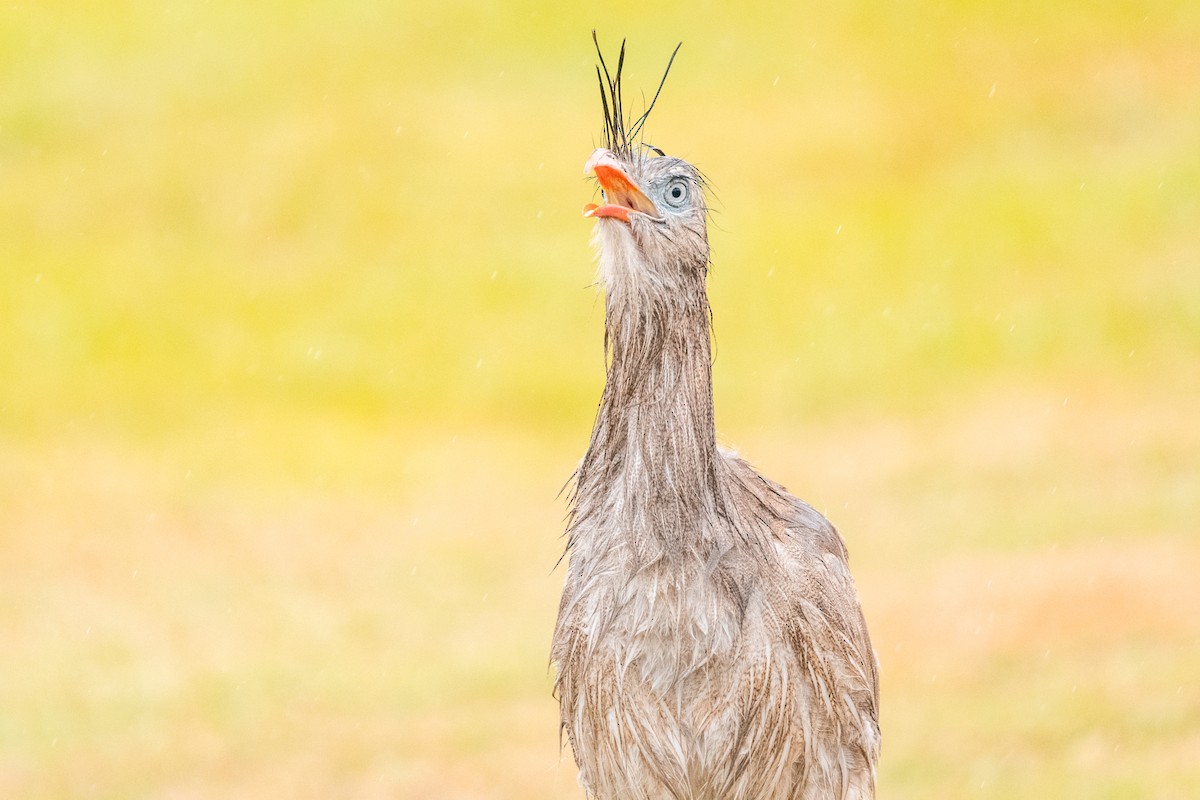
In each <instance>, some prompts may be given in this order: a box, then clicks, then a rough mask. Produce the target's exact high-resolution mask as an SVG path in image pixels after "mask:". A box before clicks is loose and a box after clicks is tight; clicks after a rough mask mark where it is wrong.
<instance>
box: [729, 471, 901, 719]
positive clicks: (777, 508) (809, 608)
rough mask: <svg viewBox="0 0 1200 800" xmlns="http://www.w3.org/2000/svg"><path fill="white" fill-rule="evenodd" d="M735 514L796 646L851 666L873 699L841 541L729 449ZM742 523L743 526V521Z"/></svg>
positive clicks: (820, 518)
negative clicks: (754, 538) (760, 557)
mask: <svg viewBox="0 0 1200 800" xmlns="http://www.w3.org/2000/svg"><path fill="white" fill-rule="evenodd" d="M723 455H724V456H725V459H726V464H727V465H728V467H729V473H728V474H729V475H730V478H731V484H732V487H731V494H732V496H733V502H734V504H735V513H737V514H738V515H739V516H741V517H742V518H743V520H749V523H748V525H749V526H750V527H752V528H757V529H758V530H759V531H761V532H762V534H763V535H764V537H765V539H766V541H765V542H764V544H765V545H766V555H767V557H768V558H769V559H770V560H771V562H772V563H771V564H770V566H769V568H768V569H767V570H765V572H763V573H762V574H764V575H768V576H770V577H769V578H768V579H767V582H768V583H769V585H768V586H763V587H762V589H763V590H764V591H766V592H768V593H770V594H772V595H774V596H775V598H776V601H775V602H774V603H771V604H770V605H772V606H773V607H775V608H781V609H786V611H785V612H784V613H785V614H787V615H788V617H789V619H787V620H784V625H785V627H786V628H787V629H788V630H789V631H790V632H791V635H792V636H794V638H795V640H794V642H793V644H794V645H795V646H796V648H797V650H798V651H808V652H812V651H813V649H814V648H815V649H817V650H822V651H824V652H826V653H827V654H830V655H836V656H837V657H838V658H840V659H844V660H846V661H847V662H851V663H854V664H856V665H857V668H856V669H855V673H856V675H855V679H854V680H853V683H854V684H857V686H858V688H859V689H860V690H861V691H865V692H866V693H867V697H868V698H869V699H868V700H866V702H867V703H868V705H870V706H872V708H873V707H875V706H876V705H877V703H878V696H879V694H878V693H879V685H878V675H877V665H876V663H875V655H874V651H873V648H872V647H871V640H870V637H869V635H868V633H867V627H866V621H865V619H864V618H863V613H862V608H861V606H860V604H859V600H858V591H857V589H856V587H855V584H854V578H853V576H852V575H851V573H850V565H849V558H848V555H847V551H846V545H845V542H844V541H843V540H842V537H841V535H840V534H839V533H838V531H837V529H836V528H835V527H834V526H833V524H832V523H831V522H830V521H829V520H828V519H826V518H825V517H824V515H822V514H821V513H820V512H818V511H817V510H816V509H814V508H813V507H812V506H810V505H809V504H808V503H805V502H804V501H803V500H801V499H799V498H798V497H796V496H795V495H793V494H791V493H790V492H789V491H788V490H787V489H785V488H784V487H783V486H782V485H780V484H778V483H776V482H775V481H772V480H770V479H769V478H766V477H764V476H762V475H761V474H759V473H758V471H757V470H755V469H754V468H753V467H752V466H751V465H750V464H749V463H747V462H746V461H745V460H743V459H742V458H740V457H738V456H737V455H736V454H733V453H724V454H723ZM743 524H747V523H746V522H743Z"/></svg>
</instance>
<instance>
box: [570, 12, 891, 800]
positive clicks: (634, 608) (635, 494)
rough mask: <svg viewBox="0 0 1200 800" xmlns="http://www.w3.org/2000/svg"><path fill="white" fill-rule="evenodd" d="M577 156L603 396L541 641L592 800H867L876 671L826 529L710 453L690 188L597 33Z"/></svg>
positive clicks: (833, 536) (840, 558) (731, 458)
mask: <svg viewBox="0 0 1200 800" xmlns="http://www.w3.org/2000/svg"><path fill="white" fill-rule="evenodd" d="M592 38H593V41H594V42H595V46H596V53H597V56H598V57H599V64H598V65H597V67H596V74H597V77H598V79H599V83H600V95H601V102H602V106H603V110H604V141H603V146H602V147H599V148H598V149H596V150H595V151H594V152H593V153H592V154H591V156H590V157H589V158H588V159H587V161H586V165H585V171H586V173H587V174H588V175H590V176H594V178H595V179H596V181H597V182H598V183H599V187H600V189H601V191H602V198H601V199H602V202H601V203H599V204H596V203H589V204H587V205H586V206H585V207H584V216H585V217H587V218H588V219H591V220H594V225H593V237H592V238H593V244H594V247H595V250H596V252H597V254H598V258H597V260H598V265H599V275H600V281H599V282H600V284H601V285H602V287H603V292H604V316H605V320H604V349H605V367H606V375H605V383H604V389H603V392H602V394H601V398H600V402H599V406H598V409H597V412H596V417H595V422H594V426H593V429H592V432H591V438H590V441H589V443H588V446H587V450H586V454H585V455H584V457H583V459H582V461H581V462H580V463H579V466H578V468H577V469H576V471H575V473H574V475H573V478H572V488H571V490H570V494H569V512H568V517H567V529H566V534H565V538H566V547H565V550H564V553H563V559H565V560H566V562H567V564H566V569H565V573H566V574H565V577H564V582H563V591H562V598H561V602H560V604H559V608H558V616H557V620H556V623H555V628H554V633H553V637H552V644H551V653H550V660H551V664H552V666H553V668H554V670H555V677H554V694H555V696H556V697H557V699H558V703H559V713H560V726H561V727H560V747H561V746H562V745H561V737H562V736H563V735H564V734H565V738H566V739H567V741H568V742H569V745H570V748H571V751H572V753H573V755H574V759H575V762H576V765H577V767H578V780H579V783H580V785H581V786H582V788H583V790H584V793H585V795H586V796H587V797H588V798H590V799H591V800H618V799H620V800H785V799H786V800H817V799H818V798H820V799H821V800H825V799H826V798H831V799H832V798H836V799H837V800H867V799H868V798H873V797H874V796H875V783H876V766H877V762H878V759H879V752H880V729H879V679H878V662H877V660H876V656H875V653H874V650H873V649H872V647H871V641H870V637H869V635H868V632H867V626H866V622H865V620H864V617H863V613H862V610H861V606H860V603H859V600H858V595H857V590H856V588H855V583H854V580H853V578H852V576H851V573H850V570H849V567H848V561H847V552H846V546H845V544H844V542H843V540H842V538H841V536H840V535H839V533H838V532H837V530H836V529H835V528H834V526H833V525H832V524H831V523H830V522H829V521H828V520H827V519H826V518H825V517H824V516H822V515H821V514H820V513H818V512H817V511H816V510H814V509H813V508H812V507H811V506H810V505H808V504H807V503H805V502H803V501H802V500H800V499H798V498H796V497H794V496H793V495H792V494H790V493H789V492H788V491H787V490H786V489H785V488H784V487H783V486H781V485H780V484H778V483H775V482H774V481H771V480H769V479H767V478H765V477H763V476H762V475H760V474H759V473H758V472H756V471H755V470H754V468H753V467H751V466H750V464H748V463H747V462H746V461H745V460H743V459H742V458H740V457H739V456H738V455H737V454H736V453H734V452H731V451H729V450H726V449H724V448H723V447H720V446H718V444H717V439H716V432H715V428H714V418H713V391H712V357H711V312H710V306H709V301H708V297H707V292H706V279H707V274H708V269H709V265H710V258H709V242H708V235H707V216H708V209H707V199H706V191H707V189H706V178H705V176H704V175H703V174H702V173H701V172H700V170H698V169H697V168H696V167H695V166H693V165H692V164H690V163H689V162H688V161H685V160H683V159H681V158H677V157H673V156H669V155H666V154H665V153H664V152H663V151H662V150H661V149H660V148H657V147H653V146H651V145H649V144H647V143H645V142H644V141H642V140H641V138H640V137H639V134H640V132H641V130H642V126H643V125H644V124H645V121H646V119H647V116H648V115H649V113H650V110H651V109H652V108H653V107H654V104H655V102H656V101H657V99H658V94H659V92H661V91H662V86H663V83H665V81H666V77H667V74H668V73H669V72H670V68H671V64H672V63H673V62H674V59H675V54H677V53H678V52H679V48H678V47H676V48H675V52H674V53H673V54H672V56H671V60H670V61H669V62H668V65H667V70H666V72H664V74H663V80H662V83H660V84H659V89H658V92H656V93H655V95H654V99H653V100H652V101H651V103H650V105H649V107H647V108H646V111H645V113H643V114H642V115H641V116H640V117H639V118H638V119H636V120H633V119H632V118H628V119H627V118H626V117H625V115H624V109H623V107H622V103H623V99H622V94H621V91H622V90H621V73H622V69H623V66H624V61H625V43H624V42H622V44H621V51H620V56H619V59H618V61H617V64H616V69H615V75H614V74H610V72H609V69H608V65H607V64H606V63H605V60H604V56H603V53H602V52H601V47H600V44H599V41H598V39H597V37H596V34H595V32H593V35H592Z"/></svg>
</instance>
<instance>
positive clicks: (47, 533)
mask: <svg viewBox="0 0 1200 800" xmlns="http://www.w3.org/2000/svg"><path fill="white" fill-rule="evenodd" d="M592 28H597V29H599V33H600V37H601V42H602V43H604V44H606V45H607V46H608V48H609V49H610V52H615V48H616V46H617V44H618V42H619V40H620V38H621V37H622V36H628V37H629V40H630V44H629V53H628V59H627V63H626V86H627V89H628V91H629V95H628V103H629V106H630V107H631V108H636V109H637V110H638V111H640V109H641V107H642V100H641V93H643V92H644V93H645V94H646V95H647V96H648V95H649V94H650V93H651V92H652V91H653V89H654V88H655V87H656V86H657V83H658V79H659V78H660V76H661V72H662V68H663V67H664V65H665V63H666V58H667V57H668V55H669V54H670V52H671V49H672V47H673V46H674V45H675V43H676V42H678V41H680V40H682V41H683V43H684V45H683V49H682V50H681V52H680V55H679V57H678V59H677V61H676V63H675V67H674V70H673V72H672V74H671V77H670V79H669V80H668V82H667V86H666V88H665V90H664V91H663V95H662V97H661V98H660V100H659V103H658V106H657V108H656V109H655V112H654V115H653V116H652V117H651V119H650V122H649V124H648V126H647V128H646V133H647V139H648V141H650V142H652V143H654V144H656V145H658V146H660V147H662V148H663V149H665V150H666V151H667V152H669V153H671V154H674V155H680V156H683V157H686V158H688V159H690V160H692V161H694V162H695V163H696V164H697V165H698V166H700V168H701V169H703V170H704V171H705V172H706V173H707V174H708V176H709V177H710V179H711V181H712V183H713V185H714V186H715V189H716V195H715V198H714V200H713V206H714V214H713V219H712V226H711V239H712V243H713V250H714V262H715V265H714V270H713V273H712V277H711V280H710V290H711V296H712V301H713V306H714V314H715V336H716V347H717V359H716V364H715V382H716V394H717V418H718V427H719V430H720V435H721V438H722V441H723V442H725V443H726V444H728V445H729V446H732V447H736V448H737V449H738V450H739V451H740V452H741V453H742V454H743V455H744V456H746V457H748V458H749V459H750V460H751V461H752V462H754V463H755V464H756V465H757V466H758V467H759V468H760V469H761V470H763V472H764V473H766V474H767V475H769V476H771V477H773V478H775V479H776V480H779V481H781V482H782V483H784V484H785V485H787V486H788V487H789V488H790V489H791V490H792V491H794V492H795V493H797V494H799V495H800V496H802V497H804V498H806V499H807V500H809V501H810V502H811V503H813V504H814V505H815V506H816V507H817V508H818V509H821V510H823V511H824V512H825V513H826V514H827V515H828V516H829V517H830V518H831V519H832V520H833V521H834V522H835V523H836V524H837V525H838V526H839V527H840V528H841V530H842V532H843V535H844V536H845V538H846V540H847V542H848V544H849V547H850V552H851V559H852V565H853V567H854V569H855V572H856V575H857V578H858V582H859V588H860V592H861V594H862V597H863V602H864V606H865V610H866V614H867V618H868V621H869V623H870V625H871V630H872V634H873V636H874V640H875V643H876V647H877V649H878V651H879V657H880V660H881V662H882V667H883V720H882V721H883V728H884V756H883V761H882V767H881V774H880V779H879V784H880V796H881V797H887V798H963V797H980V798H1012V797H1089V798H1148V797H1161V798H1182V797H1197V796H1200V681H1198V680H1197V677H1198V676H1200V578H1198V577H1197V576H1198V575H1200V399H1198V398H1200V5H1197V4H1193V3H1183V2H1153V1H1151V2H1143V3H1085V2H1069V3H1044V2H1036V3H1035V2H1010V3H982V2H981V3H971V2H953V3H926V4H922V3H914V2H896V3H886V4H877V3H867V2H849V3H840V4H829V3H801V4H796V5H793V6H787V5H785V4H776V5H770V6H769V5H762V4H716V3H708V2H665V3H644V2H638V3H633V2H609V3H603V4H600V5H592V6H590V7H585V6H579V7H576V6H573V5H570V4H550V3H544V4H543V3H529V2H512V3H478V4H456V3H426V4H418V3H412V2H407V3H400V4H387V3H361V2H323V3H305V4H296V3H285V2H264V3H253V4H246V3H234V2H228V0H213V1H212V2H208V3H203V4H200V3H195V4H157V3H139V2H119V3H111V4H104V5H93V4H75V3H58V2H55V3H39V4H22V5H18V6H13V7H9V8H8V9H6V10H5V12H4V23H3V26H0V709H2V711H0V797H4V798H79V797H97V798H128V797H164V798H208V797H221V798H261V797H287V798H383V797H399V798H451V799H455V798H464V799H474V798H521V799H522V800H526V799H529V798H532V799H534V800H539V799H541V798H547V799H548V798H580V797H582V793H581V792H580V791H579V790H578V788H577V787H576V786H575V781H574V770H573V766H572V762H571V758H570V755H569V752H564V753H562V754H561V755H560V753H559V742H558V734H557V729H556V720H557V709H556V705H555V702H554V700H553V699H552V698H551V696H550V687H551V676H550V673H549V670H548V664H547V649H548V645H549V637H550V631H551V627H552V624H553V619H554V614H555V610H556V604H557V595H558V589H559V586H560V583H561V579H562V573H561V571H555V570H554V565H555V561H556V559H557V557H558V555H559V553H560V551H561V547H562V544H563V542H562V540H561V539H560V538H559V533H560V531H561V529H562V522H563V515H564V511H565V504H564V500H563V498H560V497H557V496H556V494H557V492H558V490H559V487H560V486H561V485H562V484H563V482H564V481H565V480H566V479H567V477H568V476H569V475H570V473H571V470H572V469H573V467H574V465H575V463H576V461H577V459H578V458H579V457H580V456H581V455H582V453H583V449H584V447H585V444H586V441H587V436H588V431H589V426H590V423H591V417H592V414H593V413H594V410H595V404H596V401H597V400H598V398H599V392H600V388H601V382H602V378H603V357H602V348H601V326H602V314H603V304H602V302H601V301H600V299H599V294H598V292H597V289H596V288H595V287H594V286H592V285H591V284H592V282H593V280H594V266H593V262H592V255H591V253H590V252H589V249H588V235H589V228H590V225H591V223H589V222H586V221H583V220H582V219H580V216H579V210H580V208H581V206H582V204H583V203H585V202H587V201H589V200H590V199H592V194H593V189H592V186H591V184H590V183H589V182H588V181H586V180H585V179H584V178H583V176H582V166H583V162H584V160H585V159H586V158H587V156H588V155H589V153H590V152H591V150H592V148H593V147H594V145H595V144H596V142H597V140H598V137H599V135H600V125H601V114H600V108H599V103H598V98H597V93H598V92H597V89H596V84H595V77H594V73H593V72H592V70H593V64H594V56H593V53H592V50H591V41H590V38H589V32H590V31H591V29H592Z"/></svg>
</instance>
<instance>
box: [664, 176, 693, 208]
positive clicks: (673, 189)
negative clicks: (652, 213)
mask: <svg viewBox="0 0 1200 800" xmlns="http://www.w3.org/2000/svg"><path fill="white" fill-rule="evenodd" d="M663 199H664V200H665V201H666V203H667V205H669V206H672V207H674V208H682V207H683V206H684V204H685V203H687V199H688V183H687V181H685V180H683V179H682V178H676V179H675V180H673V181H671V182H670V183H669V184H667V190H666V191H665V192H663Z"/></svg>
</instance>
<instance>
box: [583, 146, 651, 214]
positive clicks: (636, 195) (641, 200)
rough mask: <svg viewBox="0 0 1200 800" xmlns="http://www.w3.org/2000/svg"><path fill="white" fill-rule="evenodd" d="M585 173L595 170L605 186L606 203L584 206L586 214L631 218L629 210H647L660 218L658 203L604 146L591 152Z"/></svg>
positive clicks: (640, 211)
mask: <svg viewBox="0 0 1200 800" xmlns="http://www.w3.org/2000/svg"><path fill="white" fill-rule="evenodd" d="M583 171H584V174H587V173H589V172H591V173H593V174H595V176H596V180H598V181H600V188H601V189H603V190H604V204H603V205H599V206H598V205H596V204H595V203H588V204H587V205H586V206H584V207H583V215H584V216H585V217H612V218H613V219H619V220H621V222H629V215H630V214H646V215H648V216H651V217H655V218H658V216H659V214H658V207H657V206H655V205H654V203H653V202H652V201H651V200H650V198H649V197H646V195H645V194H644V193H643V192H642V190H641V189H639V188H638V187H637V184H636V183H634V182H633V180H632V179H631V178H630V177H629V176H628V175H626V174H625V170H624V169H622V168H621V165H620V164H619V163H618V162H617V160H616V159H614V158H613V157H612V155H610V154H609V152H608V151H607V150H605V149H603V148H601V149H599V150H597V151H596V152H594V153H592V157H591V158H589V159H588V160H587V164H585V165H584V167H583Z"/></svg>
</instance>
